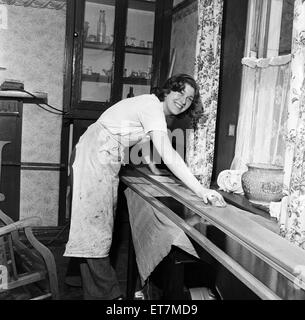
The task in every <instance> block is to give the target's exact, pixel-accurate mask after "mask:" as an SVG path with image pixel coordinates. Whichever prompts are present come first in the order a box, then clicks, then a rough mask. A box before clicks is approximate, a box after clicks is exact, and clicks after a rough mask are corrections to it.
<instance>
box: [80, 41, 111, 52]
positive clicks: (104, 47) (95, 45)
mask: <svg viewBox="0 0 305 320" xmlns="http://www.w3.org/2000/svg"><path fill="white" fill-rule="evenodd" d="M84 48H87V49H97V50H106V51H112V50H113V46H112V44H105V43H102V42H91V41H85V43H84Z"/></svg>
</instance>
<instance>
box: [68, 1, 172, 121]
mask: <svg viewBox="0 0 305 320" xmlns="http://www.w3.org/2000/svg"><path fill="white" fill-rule="evenodd" d="M171 7H172V0H162V1H161V0H156V1H147V0H119V1H118V0H117V1H116V0H81V1H71V0H70V1H68V4H67V14H68V17H67V18H68V24H69V26H67V66H66V79H65V80H66V89H67V90H66V93H67V94H66V96H65V107H66V109H67V110H66V111H69V112H70V117H71V116H72V118H73V117H78V118H79V117H84V118H88V117H90V116H91V117H92V118H96V117H97V113H99V114H100V113H101V112H103V111H104V110H105V109H107V108H108V107H109V106H110V105H112V104H113V103H115V102H117V101H119V100H121V99H122V98H126V97H127V94H128V92H129V91H130V88H131V87H132V90H133V93H134V95H140V94H144V93H149V92H150V90H151V87H152V86H157V85H159V84H160V83H162V82H163V81H165V77H166V75H167V71H168V68H169V50H170V41H169V39H170V31H171V30H170V29H171V28H170V26H171V10H170V9H171ZM100 32H101V33H100ZM161 69H162V70H166V72H160V70H161Z"/></svg>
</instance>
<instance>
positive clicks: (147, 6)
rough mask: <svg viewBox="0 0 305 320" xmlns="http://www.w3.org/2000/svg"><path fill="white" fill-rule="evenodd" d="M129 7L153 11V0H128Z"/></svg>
mask: <svg viewBox="0 0 305 320" xmlns="http://www.w3.org/2000/svg"><path fill="white" fill-rule="evenodd" d="M128 8H129V9H137V10H143V11H151V12H154V11H155V1H144V0H129V1H128Z"/></svg>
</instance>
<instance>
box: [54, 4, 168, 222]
mask: <svg viewBox="0 0 305 320" xmlns="http://www.w3.org/2000/svg"><path fill="white" fill-rule="evenodd" d="M66 1H67V11H66V15H67V25H66V63H65V72H64V110H65V111H66V112H67V113H66V114H65V115H64V120H63V125H62V133H61V164H62V171H61V174H60V199H59V212H60V216H59V223H64V222H65V219H66V218H65V217H66V214H68V213H67V210H68V209H67V207H66V203H67V198H66V194H67V182H68V175H69V170H68V163H69V159H70V156H71V151H72V149H73V147H74V146H75V144H76V143H77V141H78V140H79V137H80V136H81V135H82V134H83V133H84V131H85V130H86V129H87V127H88V126H89V125H90V124H92V123H93V122H95V121H96V120H97V119H98V117H99V116H100V115H101V114H102V113H103V112H104V111H105V110H106V109H107V108H109V107H110V106H111V105H113V104H114V103H115V102H117V101H119V100H121V99H122V98H127V96H132V95H135V96H136V95H140V94H143V93H149V92H150V91H151V88H152V87H155V86H158V85H160V84H161V83H163V82H164V81H165V79H166V77H167V73H168V70H169V57H170V52H169V51H170V35H171V13H172V11H171V10H172V3H173V0H151V1H148V0H66Z"/></svg>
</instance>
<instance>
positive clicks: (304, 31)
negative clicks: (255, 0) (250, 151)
mask: <svg viewBox="0 0 305 320" xmlns="http://www.w3.org/2000/svg"><path fill="white" fill-rule="evenodd" d="M292 37H293V39H292V55H291V56H292V60H291V72H292V77H291V83H290V87H291V90H290V98H289V104H288V124H287V126H288V134H287V148H286V156H285V184H287V185H288V186H289V201H288V208H287V210H286V213H284V214H282V216H281V217H280V227H281V234H282V235H283V236H284V237H285V238H287V239H288V240H289V241H291V242H292V243H295V244H296V245H298V246H300V247H302V248H303V249H305V0H295V7H294V19H293V36H292Z"/></svg>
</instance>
